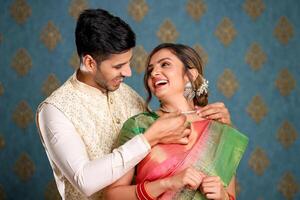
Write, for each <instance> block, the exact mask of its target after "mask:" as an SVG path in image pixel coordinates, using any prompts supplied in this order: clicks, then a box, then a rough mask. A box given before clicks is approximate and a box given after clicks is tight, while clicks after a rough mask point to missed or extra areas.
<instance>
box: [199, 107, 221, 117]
mask: <svg viewBox="0 0 300 200" xmlns="http://www.w3.org/2000/svg"><path fill="white" fill-rule="evenodd" d="M216 113H222V110H221V109H220V108H210V109H207V110H201V111H200V112H199V114H198V115H199V116H201V117H207V116H209V115H213V114H216Z"/></svg>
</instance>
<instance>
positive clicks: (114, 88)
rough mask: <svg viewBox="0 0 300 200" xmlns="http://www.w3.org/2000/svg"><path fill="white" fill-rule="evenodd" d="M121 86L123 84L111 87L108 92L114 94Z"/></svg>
mask: <svg viewBox="0 0 300 200" xmlns="http://www.w3.org/2000/svg"><path fill="white" fill-rule="evenodd" d="M120 85H121V84H118V85H114V86H110V87H109V88H108V91H110V92H114V91H116V90H117V89H119V87H120Z"/></svg>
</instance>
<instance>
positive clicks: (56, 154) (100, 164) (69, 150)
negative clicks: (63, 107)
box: [38, 104, 151, 197]
mask: <svg viewBox="0 0 300 200" xmlns="http://www.w3.org/2000/svg"><path fill="white" fill-rule="evenodd" d="M38 124H39V129H40V132H41V136H42V141H43V145H44V147H45V149H46V153H47V155H48V157H49V160H50V163H51V161H52V162H53V163H51V165H55V166H56V167H58V169H59V170H60V171H61V173H62V176H65V177H66V178H67V179H68V180H69V181H70V182H71V183H72V185H73V186H74V187H75V188H77V189H78V190H79V191H81V192H82V193H83V194H85V195H86V196H90V195H92V194H93V193H95V192H97V191H99V190H101V189H103V188H104V187H106V186H107V185H109V184H111V183H113V182H114V181H115V180H117V179H118V178H120V177H121V176H122V175H124V174H125V173H126V172H127V171H128V170H129V169H131V168H133V167H134V166H135V165H136V164H137V163H138V162H139V161H141V160H142V159H143V158H144V157H145V156H146V155H147V154H148V153H149V151H150V148H151V147H150V145H149V143H148V142H147V140H146V139H145V138H144V136H143V135H138V136H136V137H134V138H133V139H131V140H130V141H128V142H127V143H125V144H124V145H122V146H121V147H119V148H117V149H114V150H113V152H112V153H110V154H107V155H105V156H103V157H100V158H98V159H95V160H92V161H91V160H90V159H89V156H88V153H87V151H86V147H85V144H84V142H83V141H82V139H81V137H80V136H79V134H78V133H77V131H76V129H75V127H74V125H73V124H72V123H71V122H70V121H69V120H68V119H67V118H66V116H65V115H64V114H63V113H62V112H61V111H60V110H58V109H57V108H56V107H55V106H53V105H51V104H45V105H44V106H43V107H42V109H41V110H40V112H39V114H38ZM54 176H55V179H56V182H57V186H58V190H59V191H60V193H61V195H62V197H64V194H63V192H64V184H63V181H62V179H61V177H58V175H57V173H54Z"/></svg>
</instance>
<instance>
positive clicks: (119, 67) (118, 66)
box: [114, 65, 122, 69]
mask: <svg viewBox="0 0 300 200" xmlns="http://www.w3.org/2000/svg"><path fill="white" fill-rule="evenodd" d="M114 68H115V69H121V68H122V65H116V66H114Z"/></svg>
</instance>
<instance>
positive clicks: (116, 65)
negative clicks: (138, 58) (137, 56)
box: [113, 56, 133, 67]
mask: <svg viewBox="0 0 300 200" xmlns="http://www.w3.org/2000/svg"><path fill="white" fill-rule="evenodd" d="M132 59H133V56H131V58H130V59H129V61H128V62H123V63H119V64H115V65H113V67H118V66H122V65H125V64H127V63H130V62H131V61H132Z"/></svg>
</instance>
